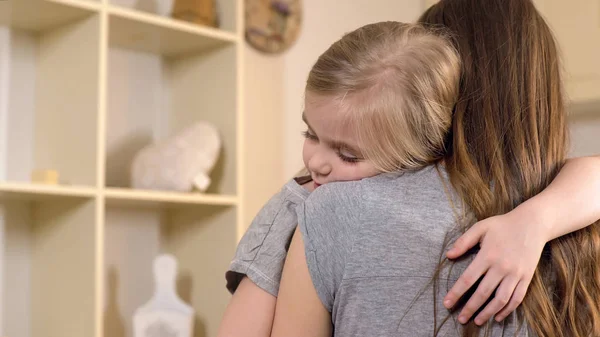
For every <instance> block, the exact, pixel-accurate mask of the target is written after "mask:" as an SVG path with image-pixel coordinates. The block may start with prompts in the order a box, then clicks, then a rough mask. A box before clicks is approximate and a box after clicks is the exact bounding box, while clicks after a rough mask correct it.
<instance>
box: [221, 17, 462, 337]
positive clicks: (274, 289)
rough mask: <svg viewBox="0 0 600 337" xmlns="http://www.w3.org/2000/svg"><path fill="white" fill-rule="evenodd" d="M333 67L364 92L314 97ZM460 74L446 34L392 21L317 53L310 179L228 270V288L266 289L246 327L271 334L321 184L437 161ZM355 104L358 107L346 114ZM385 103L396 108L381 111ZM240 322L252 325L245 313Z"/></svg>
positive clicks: (287, 190)
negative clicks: (287, 271)
mask: <svg viewBox="0 0 600 337" xmlns="http://www.w3.org/2000/svg"><path fill="white" fill-rule="evenodd" d="M350 50H352V53H351V54H349V53H348V52H349V51H350ZM340 59H344V60H346V62H348V64H343V62H339V61H338V60H340ZM335 64H338V66H339V67H345V68H348V67H351V68H352V70H351V73H352V74H351V75H350V76H352V78H353V79H355V80H356V81H355V83H354V86H353V87H349V88H347V90H348V91H349V92H350V91H355V90H357V89H358V90H361V94H360V95H357V94H353V95H351V96H350V95H349V96H348V97H347V98H346V99H342V100H341V101H339V102H338V101H332V100H330V99H328V98H327V97H325V96H321V95H316V94H313V92H322V91H323V90H322V88H319V87H320V86H328V85H329V82H331V81H337V80H338V79H335V78H329V77H328V76H327V75H324V74H323V72H324V71H327V69H325V68H327V66H328V65H334V66H335ZM459 74H460V59H459V56H458V54H457V53H456V51H455V49H454V48H453V47H452V45H451V43H450V42H449V41H448V39H447V38H446V37H445V36H444V35H443V33H441V32H434V31H432V30H427V29H424V28H423V27H421V26H419V25H415V24H404V23H399V22H381V23H377V24H372V25H367V26H364V27H361V28H359V29H357V30H356V31H354V32H351V33H349V34H346V35H345V36H344V37H343V38H342V39H341V40H339V41H338V42H336V43H334V44H333V45H332V46H331V47H330V48H329V49H328V50H327V51H326V52H325V53H324V54H323V55H322V56H321V57H320V58H319V61H318V62H317V63H316V64H315V66H314V67H313V69H312V70H311V72H310V75H309V80H308V82H309V83H310V85H309V87H308V88H307V92H306V108H307V109H306V110H305V111H304V113H303V114H302V119H303V121H304V122H305V123H306V125H307V130H306V132H304V137H305V138H306V140H305V143H304V149H303V159H304V164H305V167H306V169H307V170H308V171H309V172H310V176H307V177H302V178H296V179H292V180H291V181H290V182H288V183H287V184H286V185H285V186H284V187H283V189H282V190H281V191H280V192H279V193H278V194H276V195H275V196H274V197H273V198H272V199H271V200H270V201H269V202H268V203H267V204H266V205H265V206H264V208H263V209H262V210H261V211H260V212H259V214H258V215H257V216H256V218H255V219H254V221H253V222H252V224H251V225H250V227H249V228H248V231H247V232H246V234H245V235H244V237H243V238H242V240H241V241H240V243H239V245H238V249H237V252H236V256H235V258H234V260H233V261H232V263H231V265H230V270H229V271H228V272H227V274H226V278H227V288H228V289H229V290H230V291H231V292H235V291H236V290H237V288H238V286H239V285H240V282H241V281H242V279H244V277H247V278H248V279H249V280H251V281H252V284H249V283H248V284H246V286H249V287H253V288H254V287H255V286H257V287H259V288H260V289H262V290H264V291H266V292H267V293H269V294H270V295H272V296H271V297H272V299H273V300H272V301H269V300H266V301H265V302H262V303H263V304H264V305H263V306H260V307H259V306H257V303H256V299H254V300H252V302H253V303H252V306H253V308H254V309H252V310H253V312H254V313H256V314H257V315H261V316H263V317H262V318H261V319H258V321H263V322H264V323H265V324H264V325H262V326H261V325H260V324H253V325H252V326H253V327H256V328H257V329H258V331H257V335H265V333H266V335H268V332H269V331H270V323H271V322H272V320H273V315H272V312H273V310H274V307H275V302H274V299H275V297H276V296H277V293H278V288H279V281H280V278H281V271H282V267H283V261H284V260H285V257H286V254H287V248H288V245H289V242H290V240H291V235H292V234H293V232H294V229H295V227H296V225H297V223H298V219H297V216H296V212H295V208H296V207H297V206H299V205H300V204H302V202H303V201H304V199H306V197H307V196H308V195H309V193H310V191H312V190H314V189H315V188H319V186H321V185H323V184H327V183H331V182H336V181H354V180H359V179H363V178H367V177H372V176H374V175H377V174H379V173H382V172H391V171H397V170H415V169H419V168H421V167H424V166H426V165H429V164H432V163H434V162H435V161H437V160H439V159H441V158H442V156H443V155H444V151H443V149H444V142H445V138H446V135H447V134H448V131H449V129H450V125H451V122H452V107H453V106H454V104H455V102H456V98H457V95H458V83H459ZM346 80H347V79H346ZM359 102H360V106H362V107H365V109H363V110H353V109H352V107H353V106H355V105H357V103H359ZM391 102H393V103H392V104H393V105H395V106H396V108H395V109H391V110H390V109H387V111H385V113H384V114H380V113H378V111H379V110H382V109H384V107H385V106H388V105H390V103H391ZM309 107H310V108H309ZM366 119H371V121H375V123H382V124H386V123H389V122H390V120H391V119H394V120H398V121H400V122H399V123H396V124H398V125H400V126H401V127H400V128H399V129H398V130H395V131H396V132H398V133H399V134H402V135H403V137H402V140H403V141H402V143H401V144H396V143H394V144H392V143H391V142H392V139H393V135H385V134H369V133H364V132H361V131H362V130H361V128H360V126H361V124H363V123H364V121H365V120H366ZM424 139H425V140H426V141H427V143H428V144H429V151H427V152H426V153H422V152H420V151H415V149H414V147H415V144H417V143H421V142H422V141H423V140H424ZM367 143H368V144H377V145H375V146H381V147H385V148H386V149H389V150H390V151H396V152H397V153H399V154H400V156H401V157H402V158H403V160H401V161H397V162H385V161H377V160H376V159H375V160H373V159H374V158H372V156H373V155H374V154H375V153H377V151H378V149H374V148H373V147H365V146H364V145H363V144H367ZM429 158H435V159H434V160H431V159H429ZM301 185H303V186H301ZM232 301H236V299H235V298H234V299H233V300H232ZM232 303H233V302H232ZM233 306H235V304H234V305H233ZM245 319H248V320H249V321H252V322H254V323H256V322H257V319H255V318H251V317H249V316H246V318H245ZM234 320H235V319H234ZM226 322H227V315H226V317H225V322H224V323H223V325H222V328H224V329H225V330H223V329H222V330H221V333H220V335H222V336H226V335H238V333H233V332H232V330H228V329H227V326H228V324H227V323H226ZM232 323H233V322H232ZM242 325H243V324H240V322H239V321H237V322H235V323H233V324H231V326H230V327H231V328H233V329H235V330H236V331H243V332H244V335H253V334H252V333H251V331H249V330H248V329H247V328H241V326H242ZM238 328H240V330H237V329H238Z"/></svg>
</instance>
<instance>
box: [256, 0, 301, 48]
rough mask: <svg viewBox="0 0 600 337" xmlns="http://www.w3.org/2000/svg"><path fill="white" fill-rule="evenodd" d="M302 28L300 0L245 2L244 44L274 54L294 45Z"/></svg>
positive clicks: (257, 0)
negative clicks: (245, 42)
mask: <svg viewBox="0 0 600 337" xmlns="http://www.w3.org/2000/svg"><path fill="white" fill-rule="evenodd" d="M301 24H302V3H301V0H246V20H245V25H246V27H245V35H246V41H248V43H250V45H252V46H253V47H254V48H256V49H258V50H260V51H262V52H264V53H269V54H278V53H281V52H283V51H285V50H287V49H288V48H289V47H290V46H291V45H293V44H294V42H295V41H296V39H297V38H298V35H299V33H300V26H301Z"/></svg>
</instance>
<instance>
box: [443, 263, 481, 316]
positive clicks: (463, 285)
mask: <svg viewBox="0 0 600 337" xmlns="http://www.w3.org/2000/svg"><path fill="white" fill-rule="evenodd" d="M488 266H489V265H488V264H486V263H485V261H484V259H483V257H481V255H477V256H476V257H475V259H474V260H473V262H471V264H470V265H469V266H468V267H467V269H465V271H464V272H463V273H462V275H460V277H459V278H458V280H457V281H456V283H454V285H453V286H452V289H450V291H449V292H448V294H447V295H446V297H445V298H444V306H445V307H446V308H452V307H453V306H454V305H455V304H456V301H458V299H459V298H461V297H462V296H463V295H464V294H465V293H466V292H467V290H469V289H470V288H471V287H472V286H473V285H474V284H475V282H477V280H479V278H480V277H481V275H483V274H484V273H485V272H486V271H487V269H488V268H489V267H488Z"/></svg>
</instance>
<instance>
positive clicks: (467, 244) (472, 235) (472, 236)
mask: <svg viewBox="0 0 600 337" xmlns="http://www.w3.org/2000/svg"><path fill="white" fill-rule="evenodd" d="M484 227H485V226H483V225H482V224H481V223H480V222H478V223H476V224H474V225H473V226H472V227H471V228H469V230H468V231H466V232H465V233H464V234H463V235H461V236H460V238H458V240H456V242H455V243H454V245H453V246H452V249H450V250H449V251H448V252H447V253H446V256H447V257H448V258H449V259H456V258H458V257H460V256H461V255H463V254H464V253H466V252H467V251H468V250H469V249H471V248H473V247H474V246H475V245H476V244H478V243H479V242H480V240H481V236H482V235H483V234H484V233H485V228H484Z"/></svg>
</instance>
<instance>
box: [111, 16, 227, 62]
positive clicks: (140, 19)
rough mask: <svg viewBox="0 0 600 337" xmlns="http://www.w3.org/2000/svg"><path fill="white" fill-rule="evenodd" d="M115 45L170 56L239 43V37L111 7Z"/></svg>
mask: <svg viewBox="0 0 600 337" xmlns="http://www.w3.org/2000/svg"><path fill="white" fill-rule="evenodd" d="M108 13H109V15H110V24H109V26H110V42H111V45H113V46H116V47H120V48H127V49H132V50H137V51H143V52H149V53H155V54H161V55H164V56H167V57H173V56H177V55H185V54H189V53H193V52H199V51H202V50H209V49H212V48H215V47H219V46H223V45H226V44H232V43H235V42H236V41H237V39H238V37H237V35H236V34H234V33H231V32H228V31H224V30H220V29H216V28H212V27H203V26H199V25H196V24H192V23H187V22H184V21H181V20H176V19H172V18H166V17H162V16H159V15H156V14H151V13H144V12H141V11H137V10H132V9H128V8H123V7H118V6H109V7H108Z"/></svg>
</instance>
